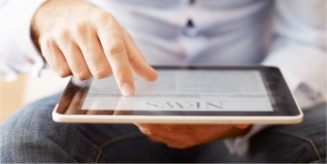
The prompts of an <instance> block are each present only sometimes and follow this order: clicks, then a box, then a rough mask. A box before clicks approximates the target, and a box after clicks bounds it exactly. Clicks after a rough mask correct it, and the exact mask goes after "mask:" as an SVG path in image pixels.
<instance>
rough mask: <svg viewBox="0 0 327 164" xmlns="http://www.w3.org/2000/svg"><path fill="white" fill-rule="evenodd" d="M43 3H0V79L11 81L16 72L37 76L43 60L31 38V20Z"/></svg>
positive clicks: (34, 0) (14, 0) (30, 0)
mask: <svg viewBox="0 0 327 164" xmlns="http://www.w3.org/2000/svg"><path fill="white" fill-rule="evenodd" d="M44 1H45V0H28V1H26V0H2V2H0V24H1V26H0V55H1V56H0V57H1V58H0V59H1V60H0V64H1V78H3V79H4V80H6V81H13V80H15V79H16V77H17V75H18V74H19V73H30V74H31V75H33V76H38V74H39V72H40V70H41V69H42V68H43V66H44V61H43V59H42V57H41V55H40V53H39V52H38V50H37V48H36V46H35V45H34V42H33V41H32V39H31V32H30V31H31V29H30V28H31V20H32V18H33V15H34V13H35V11H36V10H37V9H38V7H39V6H40V5H41V4H42V3H43V2H44Z"/></svg>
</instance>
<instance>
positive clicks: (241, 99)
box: [57, 66, 299, 116]
mask: <svg viewBox="0 0 327 164" xmlns="http://www.w3.org/2000/svg"><path fill="white" fill-rule="evenodd" d="M154 68H155V69H156V70H157V71H158V74H159V77H158V79H157V80H156V81H153V82H149V81H144V80H142V79H139V78H135V79H134V82H135V92H134V95H132V96H123V95H122V94H121V93H120V90H119V88H118V86H117V83H116V81H115V78H114V77H113V76H111V77H108V78H104V79H101V80H99V79H95V78H90V79H88V80H84V81H79V80H77V79H76V78H75V77H72V79H71V81H70V82H69V84H68V85H67V87H66V90H65V91H64V93H63V95H62V96H61V98H60V100H59V103H58V109H57V113H60V114H65V115H139V116H140V115H142V116H146V115H160V116H174V115H176V116H177V115H178V116H267V115H269V116H294V115H298V114H299V109H298V107H297V105H296V103H295V100H294V98H293V96H292V94H291V92H290V90H289V88H288V87H287V84H286V82H285V80H284V78H283V76H282V74H281V72H280V71H279V69H278V68H275V67H263V66H239V67H235V66H233V67H227V66H225V67H224V66H220V67H216V66H181V67H178V66H156V67H154Z"/></svg>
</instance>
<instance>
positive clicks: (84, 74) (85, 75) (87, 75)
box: [74, 71, 92, 80]
mask: <svg viewBox="0 0 327 164" xmlns="http://www.w3.org/2000/svg"><path fill="white" fill-rule="evenodd" d="M74 76H76V78H77V79H78V80H86V79H88V78H90V77H91V76H92V75H91V74H90V73H89V72H85V71H83V72H78V73H74Z"/></svg>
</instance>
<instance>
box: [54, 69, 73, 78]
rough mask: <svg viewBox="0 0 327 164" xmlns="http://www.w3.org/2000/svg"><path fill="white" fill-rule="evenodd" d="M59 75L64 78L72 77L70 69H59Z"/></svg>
mask: <svg viewBox="0 0 327 164" xmlns="http://www.w3.org/2000/svg"><path fill="white" fill-rule="evenodd" d="M57 74H58V75H59V76H60V77H62V78H64V77H67V76H69V75H71V72H70V70H69V69H58V70H57Z"/></svg>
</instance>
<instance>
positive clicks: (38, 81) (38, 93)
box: [0, 68, 70, 123]
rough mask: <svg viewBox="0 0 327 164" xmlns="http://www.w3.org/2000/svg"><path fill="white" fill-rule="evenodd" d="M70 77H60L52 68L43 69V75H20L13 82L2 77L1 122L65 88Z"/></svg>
mask: <svg viewBox="0 0 327 164" xmlns="http://www.w3.org/2000/svg"><path fill="white" fill-rule="evenodd" d="M69 79H70V77H67V78H60V77H59V76H58V75H56V74H55V73H54V72H53V71H52V70H51V69H50V68H46V69H43V70H42V72H41V77H32V76H30V75H19V77H18V79H16V80H15V81H13V82H5V81H3V80H2V79H1V97H0V104H1V108H0V116H1V120H0V123H2V122H3V121H4V120H5V119H6V118H7V117H8V116H10V115H11V114H12V113H14V112H15V111H16V110H18V109H19V108H20V107H22V106H24V105H27V104H28V103H31V102H33V101H35V100H38V99H40V98H44V97H46V96H50V95H52V94H55V93H58V92H59V91H62V90H64V89H65V86H66V84H67V83H68V81H69Z"/></svg>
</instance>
